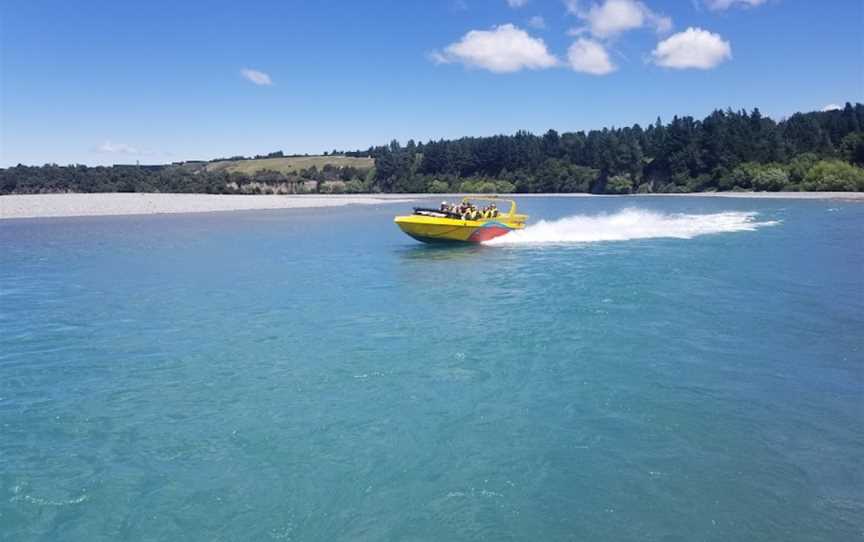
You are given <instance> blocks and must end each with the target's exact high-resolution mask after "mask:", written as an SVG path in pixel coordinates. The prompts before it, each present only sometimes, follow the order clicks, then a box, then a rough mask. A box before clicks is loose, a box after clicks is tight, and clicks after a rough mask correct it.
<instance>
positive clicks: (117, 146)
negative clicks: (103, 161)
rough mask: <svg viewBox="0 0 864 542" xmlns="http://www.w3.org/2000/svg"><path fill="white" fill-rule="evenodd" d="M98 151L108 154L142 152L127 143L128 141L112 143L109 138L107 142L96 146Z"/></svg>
mask: <svg viewBox="0 0 864 542" xmlns="http://www.w3.org/2000/svg"><path fill="white" fill-rule="evenodd" d="M96 152H102V153H106V154H142V152H141V151H139V150H138V149H136V148H135V147H133V146H131V145H127V144H126V143H112V142H111V141H107V140H106V141H105V143H102V144H101V145H99V146H98V147H96Z"/></svg>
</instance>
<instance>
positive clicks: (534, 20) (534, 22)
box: [528, 15, 546, 30]
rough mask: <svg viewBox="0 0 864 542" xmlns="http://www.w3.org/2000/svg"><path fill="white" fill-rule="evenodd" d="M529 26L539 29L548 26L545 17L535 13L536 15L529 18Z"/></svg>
mask: <svg viewBox="0 0 864 542" xmlns="http://www.w3.org/2000/svg"><path fill="white" fill-rule="evenodd" d="M528 26H530V27H531V28H536V29H538V30H542V29H544V28H546V20H545V19H543V17H541V16H539V15H535V16H533V17H531V18H530V19H528Z"/></svg>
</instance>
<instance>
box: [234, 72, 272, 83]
mask: <svg viewBox="0 0 864 542" xmlns="http://www.w3.org/2000/svg"><path fill="white" fill-rule="evenodd" d="M240 75H242V76H243V77H244V78H246V79H248V80H249V81H251V82H253V83H255V84H256V85H272V84H273V81H272V80H271V79H270V76H269V75H268V74H266V73H264V72H260V71H258V70H252V69H249V68H243V69H242V70H240Z"/></svg>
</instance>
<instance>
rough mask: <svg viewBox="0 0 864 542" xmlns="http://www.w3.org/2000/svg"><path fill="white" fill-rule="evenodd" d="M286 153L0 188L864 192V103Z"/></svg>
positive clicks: (3, 172)
mask: <svg viewBox="0 0 864 542" xmlns="http://www.w3.org/2000/svg"><path fill="white" fill-rule="evenodd" d="M290 158H292V157H286V156H285V155H284V154H283V153H282V152H281V151H278V152H275V153H270V154H267V155H259V156H256V157H255V158H245V157H242V156H238V157H232V158H230V159H217V160H212V161H210V162H183V163H175V164H170V165H164V166H162V165H159V166H134V165H116V166H111V167H87V166H82V165H70V166H58V165H56V164H48V165H45V166H38V167H33V166H23V165H19V166H16V167H11V168H7V169H0V193H3V194H12V193H25V194H27V193H30V194H32V193H48V192H198V193H215V194H235V193H236V194H262V193H276V194H286V193H365V192H373V193H375V192H394V193H408V192H413V193H422V192H428V193H446V192H484V193H488V192H501V193H503V192H519V193H544V192H589V193H597V194H604V193H605V194H628V193H681V192H704V191H727V190H756V191H780V190H792V191H797V190H807V191H864V169H862V168H864V105H862V104H860V103H859V104H855V105H852V104H849V103H847V104H846V106H845V107H844V108H842V109H837V110H832V111H820V112H810V113H796V114H794V115H792V116H791V117H789V118H787V119H784V120H781V121H780V122H775V121H774V120H772V119H771V118H768V117H765V116H763V115H762V114H761V113H760V112H759V110H758V109H755V110H753V111H751V112H746V111H731V110H726V111H720V110H718V111H715V112H713V113H712V114H711V115H709V116H708V117H706V118H704V119H702V120H697V119H694V118H692V117H674V118H673V119H672V120H671V121H670V122H668V123H663V122H662V121H661V120H660V119H657V121H656V122H655V123H653V124H651V125H649V126H647V127H644V128H643V127H642V126H640V125H638V124H636V125H633V126H630V127H625V128H606V129H603V130H592V131H589V132H581V131H580V132H567V133H562V134H559V133H558V132H556V131H554V130H549V131H548V132H546V133H545V134H543V135H534V134H531V133H528V132H525V131H520V132H517V133H516V134H514V135H499V136H491V137H466V138H461V139H456V140H439V141H429V142H427V143H416V142H414V141H408V142H407V143H406V144H404V145H402V144H400V143H399V142H397V141H393V142H391V143H390V144H389V145H384V146H378V147H370V148H369V149H366V150H361V151H349V152H338V151H334V152H333V153H327V154H326V155H325V156H320V157H306V156H303V157H299V156H295V157H293V158H296V160H294V161H293V162H290V160H289V159H290ZM274 164H275V165H274ZM277 165H278V167H277Z"/></svg>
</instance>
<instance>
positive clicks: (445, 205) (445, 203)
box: [441, 201, 449, 213]
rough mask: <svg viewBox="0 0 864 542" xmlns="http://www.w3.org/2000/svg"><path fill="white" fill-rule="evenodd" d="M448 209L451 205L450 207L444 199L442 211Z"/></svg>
mask: <svg viewBox="0 0 864 542" xmlns="http://www.w3.org/2000/svg"><path fill="white" fill-rule="evenodd" d="M448 209H449V207H448V205H447V202H446V201H442V202H441V212H442V213H446V212H447V210H448Z"/></svg>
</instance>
